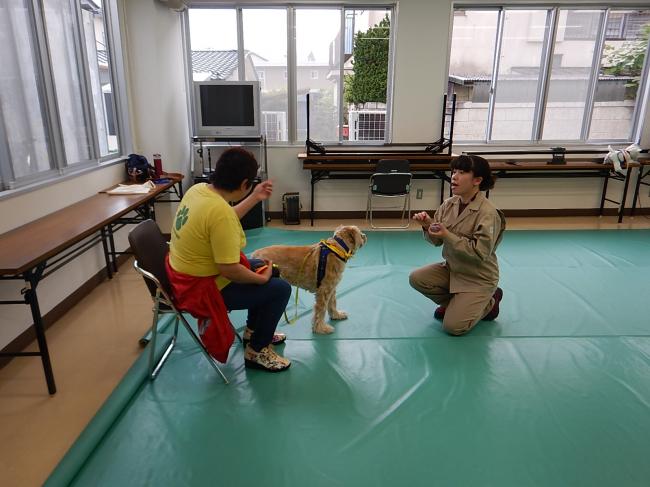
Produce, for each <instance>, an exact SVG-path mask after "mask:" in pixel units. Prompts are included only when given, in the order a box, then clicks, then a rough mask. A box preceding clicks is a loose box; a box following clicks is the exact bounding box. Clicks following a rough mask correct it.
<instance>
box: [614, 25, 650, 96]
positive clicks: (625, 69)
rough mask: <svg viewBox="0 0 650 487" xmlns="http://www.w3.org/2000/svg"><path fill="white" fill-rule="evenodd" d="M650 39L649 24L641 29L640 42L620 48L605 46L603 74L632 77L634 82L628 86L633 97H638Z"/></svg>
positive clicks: (631, 42) (627, 43)
mask: <svg viewBox="0 0 650 487" xmlns="http://www.w3.org/2000/svg"><path fill="white" fill-rule="evenodd" d="M649 38H650V25H648V24H647V25H644V26H643V28H642V29H641V34H640V36H639V39H638V40H635V41H629V42H624V43H623V45H621V46H620V47H618V48H615V47H613V46H605V49H604V53H603V58H604V59H603V61H604V63H603V64H604V67H603V72H604V73H605V74H608V75H610V76H631V77H632V82H631V83H628V84H627V85H626V86H627V87H628V88H631V89H632V90H633V94H632V97H635V96H636V90H637V88H638V87H639V81H640V80H641V72H642V71H643V63H644V61H645V55H646V48H647V46H648V39H649Z"/></svg>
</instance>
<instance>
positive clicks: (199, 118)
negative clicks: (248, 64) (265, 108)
mask: <svg viewBox="0 0 650 487" xmlns="http://www.w3.org/2000/svg"><path fill="white" fill-rule="evenodd" d="M194 117H195V127H194V131H195V135H197V136H212V137H223V138H229V137H230V138H232V137H259V136H260V135H261V112H260V83H259V81H195V82H194Z"/></svg>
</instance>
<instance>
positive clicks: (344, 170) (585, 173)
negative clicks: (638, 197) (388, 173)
mask: <svg viewBox="0 0 650 487" xmlns="http://www.w3.org/2000/svg"><path fill="white" fill-rule="evenodd" d="M454 157H456V156H455V155H451V156H449V155H442V154H408V153H405V154H403V155H400V153H399V152H395V154H394V155H393V154H391V155H390V156H388V155H386V154H381V155H368V154H354V153H352V154H342V153H336V154H324V155H321V154H309V155H307V154H305V153H302V154H298V159H299V160H300V161H302V167H303V169H305V170H308V171H310V172H311V194H310V202H311V206H310V216H311V224H312V226H313V224H314V212H315V207H314V187H315V185H316V183H318V182H319V181H322V180H323V179H366V178H368V177H369V175H370V174H372V173H373V172H374V171H375V168H376V166H377V162H378V161H379V160H380V159H407V160H409V162H410V163H411V171H412V172H413V177H414V178H415V179H438V180H440V185H441V191H440V203H442V201H443V198H444V185H445V181H446V182H449V181H450V168H449V162H450V161H451V159H453V158H454ZM547 160H548V157H537V158H532V159H526V160H523V159H513V158H512V157H509V158H508V157H503V158H499V157H490V159H489V162H490V168H491V169H492V171H493V172H494V174H495V175H496V176H498V177H499V178H557V177H562V178H567V177H575V178H585V177H597V178H602V179H603V186H602V191H601V199H600V208H599V210H600V211H599V214H600V215H602V214H603V210H604V206H605V201H609V202H611V203H615V204H617V205H618V207H619V208H618V222H619V223H620V222H622V221H623V212H624V210H625V200H626V197H627V191H628V187H629V183H630V174H631V171H627V174H626V175H625V176H621V175H619V174H616V173H613V172H612V170H613V165H612V164H611V163H606V164H603V163H602V159H600V158H580V159H577V158H576V159H567V161H566V163H565V164H549V163H547ZM648 164H649V165H650V160H648ZM631 167H638V163H633V164H632V165H631ZM648 173H650V170H649V171H648ZM648 173H646V175H648ZM610 179H614V180H617V181H623V182H624V185H623V191H622V195H621V198H620V200H613V199H610V198H608V197H607V187H608V183H609V180H610ZM644 184H645V183H644ZM638 185H639V182H638V181H637V188H638ZM637 191H638V190H637ZM449 192H450V195H451V186H450V187H449ZM488 196H489V192H488Z"/></svg>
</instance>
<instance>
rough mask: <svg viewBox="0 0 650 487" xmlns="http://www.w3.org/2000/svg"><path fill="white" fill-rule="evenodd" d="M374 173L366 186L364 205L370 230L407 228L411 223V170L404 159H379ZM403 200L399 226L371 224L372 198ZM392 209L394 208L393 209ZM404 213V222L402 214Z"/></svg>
mask: <svg viewBox="0 0 650 487" xmlns="http://www.w3.org/2000/svg"><path fill="white" fill-rule="evenodd" d="M375 171H376V172H375V173H374V174H373V175H372V176H370V185H369V186H368V204H367V205H366V220H369V221H370V226H371V227H372V228H408V226H409V224H410V221H411V179H412V178H413V175H412V174H411V172H410V171H411V169H410V165H409V161H407V160H405V159H381V160H380V161H379V162H378V163H377V168H376V169H375ZM375 197H379V198H404V204H403V205H402V206H400V207H399V208H402V216H401V218H400V226H386V227H380V226H377V225H375V224H374V223H373V221H372V212H373V207H372V203H373V198H375ZM393 208H394V207H393ZM405 213H406V220H405V219H404V214H405Z"/></svg>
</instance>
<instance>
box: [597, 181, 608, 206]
mask: <svg viewBox="0 0 650 487" xmlns="http://www.w3.org/2000/svg"><path fill="white" fill-rule="evenodd" d="M607 183H609V173H606V174H605V182H604V183H603V194H602V195H601V196H600V212H599V213H598V214H599V215H600V216H603V209H604V208H605V197H606V196H607Z"/></svg>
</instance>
